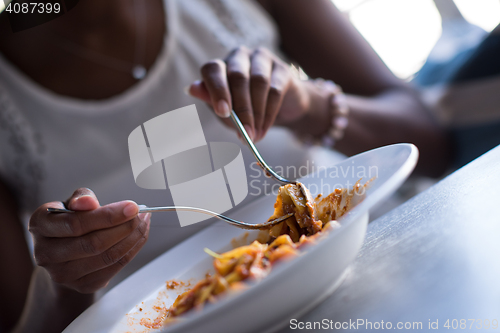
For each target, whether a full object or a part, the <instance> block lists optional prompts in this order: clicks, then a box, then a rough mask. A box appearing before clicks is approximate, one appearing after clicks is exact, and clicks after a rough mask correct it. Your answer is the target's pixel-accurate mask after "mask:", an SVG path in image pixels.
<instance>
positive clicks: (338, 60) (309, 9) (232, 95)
mask: <svg viewBox="0 0 500 333" xmlns="http://www.w3.org/2000/svg"><path fill="white" fill-rule="evenodd" d="M258 2H259V3H260V4H261V5H262V6H263V7H264V8H265V9H266V10H267V11H268V12H269V13H270V14H271V16H272V17H273V19H274V20H275V21H276V23H277V26H278V28H279V32H280V35H281V40H282V45H281V46H282V49H283V50H284V52H286V53H287V55H288V56H290V58H292V59H294V60H295V61H297V62H298V63H299V64H300V65H301V67H302V68H304V70H305V71H306V72H307V73H308V74H309V75H310V76H311V77H323V78H325V79H332V80H334V81H335V82H336V83H338V84H339V85H340V86H342V87H343V89H344V91H345V92H346V93H347V102H348V104H349V106H350V109H351V114H350V125H349V127H348V128H347V130H346V134H345V137H344V139H343V140H341V141H340V142H338V144H337V145H336V148H337V149H338V150H340V151H341V152H344V153H346V154H348V155H350V154H354V153H357V152H360V151H364V150H367V149H371V148H374V147H378V146H381V145H386V144H390V143H395V142H413V143H415V144H416V145H417V146H418V147H419V148H420V151H421V158H420V163H419V166H418V171H419V172H421V173H425V174H429V175H438V174H440V173H441V172H443V171H444V169H445V168H446V166H447V163H448V155H447V151H448V149H447V140H446V137H445V136H444V135H443V134H442V132H441V131H440V129H439V128H438V127H437V126H436V125H435V124H434V123H433V122H432V121H431V120H430V117H428V116H427V114H426V110H425V108H424V107H423V106H422V104H421V103H420V101H419V100H418V99H417V98H416V97H415V95H414V94H413V92H412V91H411V89H409V88H408V87H407V86H406V85H405V84H404V83H403V82H401V81H400V80H398V79H397V78H396V77H394V75H393V74H392V73H391V72H390V71H389V70H388V69H387V67H386V66H385V65H384V64H383V63H382V61H381V60H380V59H379V58H378V57H377V55H376V54H375V53H374V51H373V50H372V49H371V48H370V47H369V46H368V44H367V43H366V42H365V41H364V40H363V39H362V37H361V36H360V35H359V34H358V32H357V31H356V30H355V29H354V28H353V27H352V26H351V25H350V24H349V23H348V22H346V21H345V18H344V17H343V16H342V14H341V13H340V12H339V11H338V10H337V9H336V8H335V7H333V6H332V4H331V2H330V1H329V0H308V1H302V0H260V1H258ZM145 4H146V5H145V8H146V12H147V17H148V20H147V32H146V43H145V44H146V50H145V51H146V52H145V58H144V59H145V67H146V68H150V67H151V65H152V64H153V62H154V60H155V59H156V57H157V56H158V53H159V52H160V50H161V47H162V42H163V38H164V35H165V15H164V9H163V4H162V2H161V1H160V0H154V1H153V0H148V1H145ZM135 27H136V26H135V15H134V12H133V5H132V2H131V1H124V0H109V1H100V0H82V1H80V3H79V4H78V5H77V7H76V8H75V9H73V10H72V11H70V12H69V13H67V14H65V15H63V16H61V17H60V18H58V19H56V20H54V21H51V22H50V23H47V24H45V25H42V26H39V27H36V28H33V29H29V30H26V31H23V32H19V33H16V34H12V33H11V32H10V28H9V26H8V22H7V20H6V16H5V15H3V14H2V15H0V34H1V36H2V38H0V51H1V52H2V54H3V55H4V56H5V57H6V58H7V59H8V60H9V61H11V62H12V63H13V64H14V65H15V66H16V67H17V68H18V69H19V70H21V71H22V72H24V73H25V74H26V75H27V76H29V77H30V78H32V79H33V80H34V81H35V82H37V83H38V84H40V85H41V86H43V87H45V88H47V89H49V90H51V91H53V92H56V93H58V94H61V95H66V96H71V97H74V98H79V99H106V98H109V97H112V96H115V95H117V94H120V93H122V92H123V91H125V90H126V89H127V88H130V87H131V86H133V85H134V84H135V83H136V82H137V81H136V80H134V79H133V78H132V77H131V76H130V74H128V73H124V72H120V71H116V70H113V69H110V68H107V67H104V66H101V65H99V64H96V63H94V62H92V61H89V60H87V59H84V58H81V57H78V56H75V55H74V54H71V53H68V52H67V51H66V50H64V49H62V48H60V47H58V46H57V43H54V40H53V38H54V34H56V35H59V36H61V37H62V38H65V39H68V40H71V41H73V42H75V43H77V44H79V45H82V46H83V47H85V48H89V49H91V50H93V51H95V52H97V53H101V54H106V55H108V56H110V57H113V58H117V59H121V60H123V61H128V62H132V61H133V57H134V48H135V38H136V31H135ZM117 36H119V37H117ZM285 65H286V64H284V63H283V62H282V61H281V60H280V59H278V58H277V57H276V56H274V55H273V54H272V53H270V52H269V51H267V50H248V49H244V48H240V49H239V50H235V51H233V52H232V53H231V54H229V55H228V56H227V57H226V58H224V59H219V60H215V61H211V62H208V63H207V64H206V65H205V66H203V67H202V68H201V69H200V78H202V81H201V82H197V83H194V84H193V85H192V86H191V87H190V93H191V94H192V95H193V96H195V97H198V98H200V99H201V100H204V101H206V102H207V103H209V104H211V105H214V106H215V107H214V110H215V112H216V113H217V114H219V115H221V112H220V110H219V109H218V104H217V103H218V102H219V101H220V100H224V101H226V103H227V104H228V106H229V107H234V109H235V111H236V112H237V113H238V114H239V116H240V118H241V119H242V121H243V122H244V124H245V125H246V126H247V128H249V129H250V131H251V132H252V134H253V136H254V139H256V140H259V139H261V138H262V137H263V136H264V135H265V133H266V131H267V130H268V129H269V127H270V126H272V125H273V124H279V125H282V126H287V127H290V128H292V129H296V130H299V131H300V130H303V129H304V128H306V129H307V130H308V131H309V132H310V133H312V134H321V133H323V132H324V131H326V129H327V127H328V124H329V113H328V112H327V111H328V102H327V97H328V96H325V95H324V94H322V93H321V92H318V91H317V89H315V88H314V87H313V86H312V85H311V84H309V83H304V82H299V81H298V80H296V79H294V78H293V77H292V76H291V75H290V73H289V71H288V69H287V66H285ZM227 68H233V69H234V71H233V72H232V74H231V71H228V70H227ZM259 70H260V72H259ZM230 74H231V75H230ZM235 78H236V80H235ZM194 79H195V78H193V80H194ZM273 80H274V81H273ZM223 121H225V120H224V119H223ZM86 191H88V190H87V189H80V190H77V191H76V192H75V193H74V194H73V196H72V197H71V200H70V201H69V204H70V207H72V208H73V209H77V210H81V211H82V212H81V213H78V214H79V215H78V219H79V221H80V222H82V221H84V222H85V221H88V223H93V224H92V230H90V229H89V230H77V232H76V233H75V234H72V235H68V234H63V233H60V231H61V230H59V231H58V230H51V231H50V230H49V231H50V232H49V233H47V232H48V229H47V228H46V227H47V226H48V225H54V223H55V224H57V222H58V221H59V222H61V221H62V223H63V224H64V223H69V224H75V223H78V222H75V221H70V220H63V216H59V217H55V216H49V215H47V214H46V213H45V209H46V208H47V207H57V206H60V205H61V203H57V202H53V203H47V204H45V205H43V206H41V207H40V208H39V209H38V210H37V211H36V212H35V213H34V214H33V216H32V219H31V222H30V231H31V232H32V235H33V237H34V239H35V260H36V262H37V264H38V266H37V268H36V269H33V266H32V263H31V260H30V258H29V254H28V250H27V247H26V242H25V240H24V236H23V233H22V228H21V227H20V226H21V222H20V221H19V220H18V217H17V211H16V209H15V208H13V207H15V202H14V201H13V197H14V196H13V194H12V192H11V191H10V189H8V188H7V187H5V186H3V185H2V184H0V199H2V200H0V213H1V215H2V221H1V225H0V228H1V230H0V242H1V244H5V245H6V246H8V249H9V251H8V253H9V256H5V255H3V253H5V251H2V254H1V255H0V270H2V271H8V272H9V274H1V275H0V285H2V286H8V288H3V289H1V287H0V292H1V293H2V294H1V295H0V297H1V299H2V301H3V302H2V303H3V304H9V305H12V306H8V307H5V309H0V310H2V311H0V324H1V325H2V327H3V328H6V329H10V328H12V327H13V326H14V325H15V324H16V322H17V326H16V329H15V331H16V332H60V331H61V330H62V328H64V327H65V326H66V325H67V324H68V323H69V322H71V320H73V319H74V318H75V317H76V316H77V315H78V314H79V313H81V311H83V310H84V309H85V308H86V307H87V306H89V305H90V304H91V303H92V301H93V296H92V295H93V292H95V291H96V290H98V289H100V288H102V287H103V286H105V285H106V284H107V282H108V281H109V280H110V279H111V278H112V276H114V275H115V274H116V273H117V272H118V271H119V270H120V269H121V267H122V266H123V265H125V264H126V263H127V262H128V261H129V260H131V259H132V258H133V256H134V255H135V254H136V253H137V252H138V251H139V250H140V248H141V247H142V245H143V244H144V242H145V240H146V239H147V233H148V228H149V227H148V226H149V220H148V218H147V217H146V216H142V217H141V216H138V215H134V216H132V217H125V216H120V214H121V213H120V211H122V210H123V207H124V205H127V202H121V203H114V205H115V208H116V211H115V212H114V213H113V214H111V215H113V216H114V219H112V218H110V217H109V216H110V213H109V211H110V209H112V208H109V207H100V205H99V202H98V200H97V198H96V197H95V196H94V194H93V193H91V192H86ZM85 194H87V195H86V196H85ZM82 196H83V199H78V198H80V197H82ZM75 201H78V202H79V203H78V204H76V203H75ZM133 204H134V205H135V203H133ZM71 205H73V206H71ZM120 209H121V210H120ZM57 219H59V220H57ZM56 220H57V221H56ZM111 220H112V221H115V224H114V225H113V226H112V228H111V231H110V230H109V229H110V225H109V221H111ZM113 228H114V229H113ZM73 231H75V230H73ZM110 232H111V234H109V233H110ZM96 233H97V234H98V236H97V237H98V238H99V239H108V240H109V241H108V242H107V243H105V244H104V245H102V247H100V248H98V249H95V248H94V250H95V251H93V252H90V254H89V253H87V254H82V253H80V252H78V248H77V247H75V246H74V245H75V244H76V242H79V244H92V241H91V239H93V238H92V235H95V234H96ZM51 240H56V241H51ZM86 241H87V242H90V243H85V242H86ZM119 244H121V245H119ZM117 247H118V248H119V250H118V251H117V250H116V249H117ZM89 248H92V246H91V247H89ZM12 249H17V250H16V251H13V250H12ZM111 249H114V250H111ZM58 253H59V254H61V253H62V254H64V258H61V257H58V256H57V254H58ZM110 253H111V254H112V255H110ZM82 256H83V257H82ZM103 258H106V259H103ZM103 260H104V264H103ZM82 261H84V262H85V265H82V264H81V263H82ZM61 263H72V264H73V265H74V267H78V268H81V270H65V269H67V267H68V266H71V264H70V265H62V264H61ZM82 267H83V268H82ZM70 273H71V274H70ZM72 274H73V275H72ZM30 278H31V282H30ZM11 286H12V287H11ZM28 287H29V288H30V292H29V295H30V296H29V298H28V301H27V302H26V304H24V303H25V302H24V300H25V298H26V294H27V291H28ZM23 304H24V312H23V316H22V318H21V319H19V318H20V316H21V311H22V308H23ZM42 310H43V311H42ZM49 317H50V318H55V319H54V320H51V321H47V320H44V318H49Z"/></svg>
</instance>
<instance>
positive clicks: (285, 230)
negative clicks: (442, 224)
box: [166, 181, 370, 321]
mask: <svg viewBox="0 0 500 333" xmlns="http://www.w3.org/2000/svg"><path fill="white" fill-rule="evenodd" d="M369 183H370V181H369V182H367V183H366V184H364V185H361V184H360V181H358V182H357V183H356V184H355V185H354V187H353V189H351V190H347V189H336V190H335V191H334V192H332V193H330V194H329V195H327V196H326V197H323V196H322V195H318V196H317V197H316V198H313V197H312V196H311V193H310V192H309V190H308V189H307V188H306V187H305V186H304V185H303V184H301V183H297V184H288V185H285V186H281V187H280V188H279V192H278V196H277V198H276V203H275V204H274V213H273V215H272V216H271V217H270V218H269V220H273V219H276V218H279V217H281V216H283V215H286V214H289V213H293V215H292V216H291V217H289V218H288V219H286V220H285V221H283V222H281V223H280V224H278V225H275V226H274V227H272V228H271V229H270V230H269V233H268V235H267V238H268V239H267V241H266V242H263V243H261V242H259V241H254V242H253V243H251V244H250V245H246V246H240V247H237V248H235V249H233V250H231V251H228V252H225V253H222V254H216V253H213V252H211V251H207V252H208V253H209V254H211V255H212V256H214V261H213V265H214V268H215V274H214V275H213V276H207V277H206V278H205V279H203V280H201V281H200V282H198V283H197V284H196V285H195V286H194V287H193V288H192V289H190V290H188V291H186V292H184V293H183V294H181V295H179V296H178V297H177V299H176V300H175V302H174V304H173V305H172V306H171V307H170V308H169V309H168V310H167V314H166V317H167V318H166V321H171V320H172V319H173V318H175V317H177V316H179V315H182V314H184V313H186V312H187V311H190V310H191V309H201V308H202V307H203V306H204V305H205V304H207V303H214V302H216V301H217V299H218V298H219V297H220V296H221V295H223V294H225V293H228V292H233V291H237V290H241V289H243V288H245V282H244V281H245V280H248V279H252V280H260V279H262V278H264V277H265V276H266V275H268V274H269V272H270V271H271V269H272V267H273V265H274V264H275V263H276V262H278V261H281V260H284V259H287V258H292V257H294V256H296V255H297V254H298V252H299V250H300V248H301V247H302V246H304V245H306V244H311V243H314V242H316V240H317V239H318V238H319V237H321V235H323V234H325V233H326V232H327V231H328V230H331V229H335V228H338V227H340V224H339V223H338V222H337V221H336V219H337V218H339V217H340V216H342V215H344V214H345V213H346V212H347V211H348V210H349V209H350V208H352V207H353V206H354V205H356V204H357V203H358V202H359V201H361V200H362V199H363V197H364V195H363V194H364V191H362V189H365V188H366V187H367V186H368V185H369Z"/></svg>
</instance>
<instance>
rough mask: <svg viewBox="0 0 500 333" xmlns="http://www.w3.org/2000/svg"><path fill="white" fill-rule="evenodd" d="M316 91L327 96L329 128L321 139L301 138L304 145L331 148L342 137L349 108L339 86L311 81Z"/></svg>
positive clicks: (331, 82) (316, 80)
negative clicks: (316, 88) (320, 91)
mask: <svg viewBox="0 0 500 333" xmlns="http://www.w3.org/2000/svg"><path fill="white" fill-rule="evenodd" d="M312 82H313V83H314V85H315V86H316V87H318V89H321V90H323V91H324V92H325V93H327V94H328V109H329V110H328V111H329V112H330V118H331V120H330V128H329V129H328V130H327V132H326V133H324V134H323V135H321V137H312V136H306V137H304V136H301V139H302V141H304V142H305V143H306V144H315V145H321V146H323V147H333V146H334V145H335V143H336V142H337V141H339V140H340V139H342V138H343V137H344V132H345V129H346V128H347V125H348V124H349V106H348V105H347V100H346V97H345V95H344V93H343V91H342V88H340V86H339V85H337V84H335V83H333V81H330V80H323V79H315V80H314V81H312Z"/></svg>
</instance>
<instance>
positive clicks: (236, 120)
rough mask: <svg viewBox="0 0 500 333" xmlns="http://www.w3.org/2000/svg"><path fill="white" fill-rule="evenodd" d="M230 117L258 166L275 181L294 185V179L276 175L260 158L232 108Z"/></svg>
mask: <svg viewBox="0 0 500 333" xmlns="http://www.w3.org/2000/svg"><path fill="white" fill-rule="evenodd" d="M231 119H232V120H233V123H234V124H235V125H236V129H238V131H239V132H240V134H241V136H243V138H244V139H245V142H246V143H247V145H248V147H249V148H250V150H251V151H252V153H253V156H255V159H256V160H257V162H259V166H260V167H261V168H262V170H264V172H265V173H266V174H267V175H269V176H271V177H273V178H274V179H276V180H277V181H279V182H281V183H284V184H294V185H296V184H297V182H296V181H294V180H289V179H286V178H284V177H282V176H280V175H278V174H277V173H276V172H275V171H274V170H273V169H272V168H271V167H270V166H269V165H268V164H267V163H266V161H264V159H263V158H262V156H260V153H259V151H258V150H257V147H255V145H254V144H253V142H252V139H250V137H249V136H248V133H247V131H246V130H245V127H243V124H242V123H241V121H240V118H238V116H237V115H236V112H234V110H231Z"/></svg>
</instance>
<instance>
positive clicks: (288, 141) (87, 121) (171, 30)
mask: <svg viewBox="0 0 500 333" xmlns="http://www.w3.org/2000/svg"><path fill="white" fill-rule="evenodd" d="M164 6H165V8H166V13H167V20H166V21H167V31H168V35H167V36H165V39H164V43H163V48H162V51H161V52H160V54H159V55H158V58H157V60H156V62H155V63H154V65H153V66H152V68H151V69H150V71H149V73H148V75H147V76H146V77H145V78H144V79H143V80H142V81H140V82H138V83H137V84H135V85H134V86H132V87H131V88H129V89H128V90H126V91H125V92H123V93H121V94H120V95H117V96H114V97H112V98H109V99H106V100H99V101H93V100H80V99H75V98H71V97H66V96H61V95H58V94H55V93H53V92H51V91H49V90H47V89H45V88H44V87H41V86H40V85H38V84H37V83H35V82H34V81H33V80H31V79H30V78H29V77H27V76H25V75H24V74H23V73H21V72H20V71H18V70H17V69H16V68H15V67H13V66H12V65H11V64H10V63H9V62H8V61H7V60H6V59H5V58H3V57H1V55H0V142H1V145H0V177H1V178H2V179H3V180H5V181H7V182H8V183H9V185H11V186H12V187H13V188H15V189H16V190H17V194H18V196H19V198H20V200H21V202H22V204H23V210H24V212H25V213H27V214H29V213H30V212H32V211H33V210H34V209H36V207H38V206H39V205H41V204H42V203H45V202H49V201H58V200H59V201H60V200H65V199H67V198H68V197H69V196H70V195H71V194H72V192H73V191H74V190H75V189H77V188H79V187H89V188H91V189H92V190H93V191H94V192H95V193H96V195H97V197H98V199H99V201H100V203H101V205H103V204H107V203H110V202H114V201H119V200H126V199H130V200H134V201H136V202H137V203H140V204H146V205H148V206H165V205H171V204H173V203H172V199H171V196H170V194H169V192H168V191H165V190H145V189H141V188H139V187H138V186H137V185H136V184H135V182H134V178H133V174H132V169H131V165H130V160H129V153H128V146H127V138H128V135H129V134H130V132H131V131H132V130H133V129H134V128H136V127H137V126H139V125H140V124H142V123H144V122H145V121H147V120H149V119H151V118H153V117H155V116H157V115H160V114H163V113H165V112H168V111H171V110H174V109H177V108H180V107H183V106H186V105H190V104H193V103H194V104H196V107H197V109H198V114H199V117H200V119H201V123H202V125H203V130H204V133H205V137H206V140H207V141H208V142H210V141H212V142H214V141H227V142H235V143H237V144H239V145H240V147H241V150H242V152H243V156H244V160H245V165H246V167H247V175H248V176H257V174H261V173H259V172H257V171H256V168H250V165H251V163H252V162H254V159H253V156H252V155H251V154H250V152H249V150H248V148H246V147H245V146H243V145H242V144H241V142H239V140H238V139H237V136H236V134H235V133H234V132H232V131H231V130H229V129H227V128H226V127H224V126H223V125H222V124H221V122H220V121H219V119H217V118H216V116H215V115H214V113H213V112H212V111H211V110H209V109H208V108H207V106H206V105H205V104H204V103H203V102H200V101H199V100H197V99H194V98H192V97H189V96H186V95H185V94H184V92H183V87H185V86H187V85H188V84H190V83H192V82H193V81H194V80H196V79H199V78H200V74H199V70H200V67H201V65H202V64H204V63H205V62H207V61H208V60H210V59H213V58H223V57H225V56H226V55H227V54H228V52H229V51H230V50H232V49H234V48H236V47H238V46H240V45H246V46H248V47H249V48H255V47H257V46H265V47H267V48H269V49H270V50H271V51H273V52H275V53H278V54H279V50H278V37H277V30H276V27H275V26H274V23H273V22H272V20H271V18H270V17H269V16H268V14H267V13H266V12H265V11H264V10H263V9H262V8H261V7H259V5H258V4H257V3H255V2H254V1H250V0H237V1H236V0H182V1H181V0H164ZM185 126H189V124H185ZM258 148H259V149H260V151H261V153H262V155H263V156H264V157H265V158H266V160H267V162H268V163H269V164H270V165H274V166H283V167H285V168H284V169H285V170H286V166H297V167H298V166H301V165H309V166H311V165H312V164H311V163H312V161H313V160H315V161H314V163H315V165H316V166H318V165H325V164H333V163H334V162H336V161H337V160H338V159H339V156H338V155H334V154H329V153H325V152H324V151H321V150H319V149H313V150H311V149H309V150H306V149H305V148H304V147H302V146H301V145H300V144H299V143H298V142H297V141H296V140H295V139H294V137H293V136H292V135H291V134H290V133H288V132H287V131H286V130H283V129H277V128H274V129H272V130H271V131H270V132H269V134H268V135H267V137H266V138H265V139H264V140H263V141H262V142H260V143H259V144H258ZM318 152H320V154H319V155H318ZM312 155H315V156H316V157H315V158H314V159H313V156H312ZM318 156H320V157H318ZM318 158H321V159H322V160H318ZM303 170H304V169H303ZM289 176H291V177H293V176H294V175H293V174H291V175H289ZM252 179H253V178H252ZM260 179H262V178H260ZM269 182H270V181H269V180H268V183H269ZM256 183H257V182H256ZM256 183H254V184H256ZM259 192H260V193H259ZM261 193H262V192H261V191H259V190H257V189H256V188H254V187H249V195H248V197H247V199H246V201H247V202H248V201H249V200H252V199H255V198H256V196H257V195H258V194H261ZM206 226H207V223H206V222H201V223H197V224H194V225H191V226H187V227H183V228H181V227H180V225H179V222H178V220H177V216H176V214H175V213H155V215H153V217H152V224H151V230H150V235H149V240H148V242H147V244H146V245H145V246H144V248H143V249H142V250H141V251H140V253H139V254H138V255H137V257H136V258H135V259H134V260H133V261H132V262H131V263H130V264H129V265H127V267H125V269H123V271H122V272H120V273H119V275H118V276H117V277H116V278H115V279H114V280H113V281H112V283H111V284H110V286H108V288H109V287H111V286H113V285H115V284H116V283H117V282H119V281H120V280H121V279H123V278H124V277H126V276H127V275H128V274H130V273H132V272H133V271H135V270H136V269H138V268H139V267H141V266H142V265H144V264H145V263H147V262H148V261H150V260H151V259H153V258H155V257H156V256H158V255H159V254H161V253H163V252H164V251H166V250H167V249H169V248H170V247H172V246H173V245H175V244H176V243H178V242H180V241H182V240H183V239H185V238H186V237H188V236H189V235H191V234H193V233H195V232H196V231H198V230H200V229H201V228H204V227H206Z"/></svg>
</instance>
